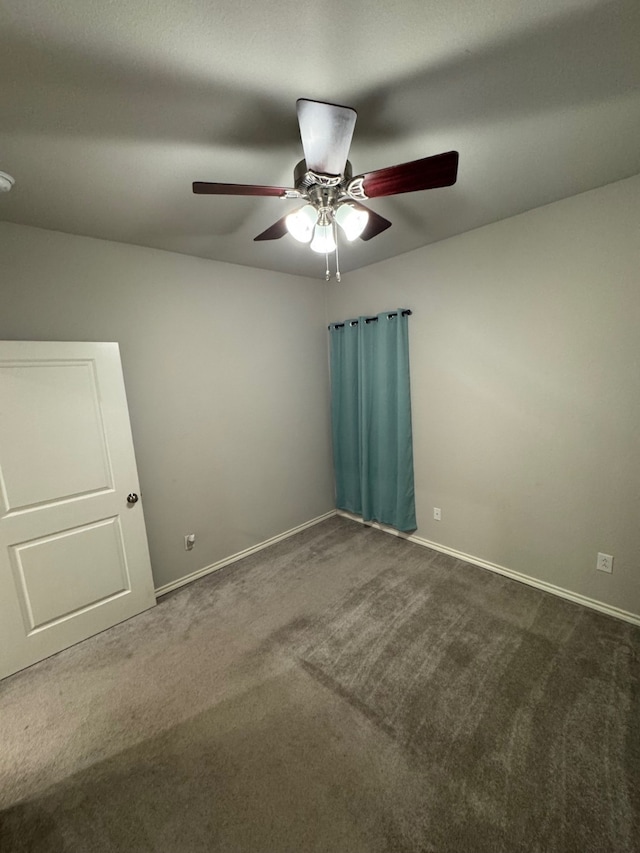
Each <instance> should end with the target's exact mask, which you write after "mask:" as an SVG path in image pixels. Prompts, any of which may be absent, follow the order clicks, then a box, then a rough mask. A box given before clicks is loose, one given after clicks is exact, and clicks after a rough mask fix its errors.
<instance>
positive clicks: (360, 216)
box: [285, 202, 369, 255]
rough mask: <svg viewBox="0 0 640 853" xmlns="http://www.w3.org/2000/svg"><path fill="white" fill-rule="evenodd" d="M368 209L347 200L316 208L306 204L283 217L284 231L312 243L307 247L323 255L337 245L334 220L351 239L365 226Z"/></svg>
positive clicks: (360, 232)
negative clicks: (332, 205) (285, 227)
mask: <svg viewBox="0 0 640 853" xmlns="http://www.w3.org/2000/svg"><path fill="white" fill-rule="evenodd" d="M368 221H369V213H368V211H366V210H365V209H364V208H358V207H356V206H355V205H353V204H350V203H349V202H343V203H341V204H339V205H338V207H337V208H335V209H334V208H332V207H326V208H321V209H320V211H318V210H317V209H316V208H315V207H314V206H313V205H312V204H305V205H304V207H299V208H298V209H297V210H294V211H293V213H290V214H289V215H288V216H287V217H286V219H285V225H286V226H287V231H288V232H289V234H291V236H292V237H293V238H294V239H295V240H298V241H299V242H300V243H311V245H310V247H309V248H310V249H312V250H313V251H314V252H318V253H319V254H322V255H326V254H330V253H331V252H334V251H335V249H336V236H337V235H336V236H334V227H333V223H334V222H336V223H337V224H338V225H339V226H340V228H341V229H342V231H343V232H344V235H345V237H346V238H347V240H349V241H350V242H351V241H352V240H355V239H356V238H357V237H359V236H360V235H361V234H362V232H363V231H364V229H365V228H366V227H367V222H368Z"/></svg>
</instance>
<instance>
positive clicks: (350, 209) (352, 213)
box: [335, 202, 369, 240]
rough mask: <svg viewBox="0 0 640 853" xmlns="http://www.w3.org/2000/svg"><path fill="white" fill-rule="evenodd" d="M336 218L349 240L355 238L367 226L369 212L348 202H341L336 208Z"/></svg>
mask: <svg viewBox="0 0 640 853" xmlns="http://www.w3.org/2000/svg"><path fill="white" fill-rule="evenodd" d="M335 220H336V222H337V223H338V225H339V226H340V227H341V228H342V230H343V231H344V233H345V236H346V238H347V240H355V239H356V237H359V236H360V235H361V234H362V232H363V231H364V229H365V228H366V227H367V222H368V221H369V213H368V211H366V210H362V208H359V207H354V206H353V205H352V204H349V203H348V202H347V203H345V204H341V205H340V207H339V208H338V209H337V210H336V212H335Z"/></svg>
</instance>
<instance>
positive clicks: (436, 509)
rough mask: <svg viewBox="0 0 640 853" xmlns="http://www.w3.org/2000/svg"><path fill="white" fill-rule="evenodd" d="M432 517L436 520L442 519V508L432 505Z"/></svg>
mask: <svg viewBox="0 0 640 853" xmlns="http://www.w3.org/2000/svg"><path fill="white" fill-rule="evenodd" d="M433 517H434V519H435V520H436V521H442V510H441V509H440V507H439V506H434V508H433Z"/></svg>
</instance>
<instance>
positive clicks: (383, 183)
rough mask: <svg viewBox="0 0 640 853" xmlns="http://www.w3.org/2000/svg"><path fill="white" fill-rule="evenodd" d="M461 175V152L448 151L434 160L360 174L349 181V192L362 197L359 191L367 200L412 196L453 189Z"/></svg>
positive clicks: (423, 159) (426, 159)
mask: <svg viewBox="0 0 640 853" xmlns="http://www.w3.org/2000/svg"><path fill="white" fill-rule="evenodd" d="M457 174H458V152H457V151H447V152H446V153H445V154H436V155H434V156H433V157H423V158H422V159H421V160H412V161H411V162H410V163H401V164H400V165H399V166H388V167H387V168H386V169H378V170H377V171H375V172H366V173H365V174H364V175H358V176H357V177H355V178H353V179H352V180H351V181H350V182H349V186H348V187H347V192H348V193H349V194H351V191H353V192H354V194H355V196H354V197H355V198H360V196H359V194H358V189H359V187H360V185H362V190H363V192H364V194H365V196H366V197H367V198H380V197H381V196H385V195H399V194H400V193H412V192H415V191H417V190H431V189H435V188H436V187H450V186H451V185H452V184H455V182H456V177H457Z"/></svg>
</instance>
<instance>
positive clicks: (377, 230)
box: [355, 204, 392, 240]
mask: <svg viewBox="0 0 640 853" xmlns="http://www.w3.org/2000/svg"><path fill="white" fill-rule="evenodd" d="M355 207H359V208H360V210H366V211H367V213H368V214H369V221H368V222H367V224H366V226H365V229H364V231H363V232H362V234H361V235H360V239H361V240H370V239H371V238H372V237H377V235H378V234H382V232H383V231H386V230H387V228H391V224H392V223H391V222H389V220H388V219H385V218H384V216H380V214H379V213H376V212H375V210H371V208H370V207H365V206H364V204H356V205H355Z"/></svg>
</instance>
